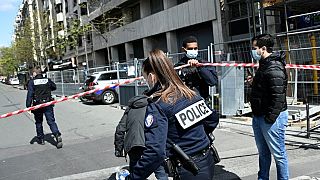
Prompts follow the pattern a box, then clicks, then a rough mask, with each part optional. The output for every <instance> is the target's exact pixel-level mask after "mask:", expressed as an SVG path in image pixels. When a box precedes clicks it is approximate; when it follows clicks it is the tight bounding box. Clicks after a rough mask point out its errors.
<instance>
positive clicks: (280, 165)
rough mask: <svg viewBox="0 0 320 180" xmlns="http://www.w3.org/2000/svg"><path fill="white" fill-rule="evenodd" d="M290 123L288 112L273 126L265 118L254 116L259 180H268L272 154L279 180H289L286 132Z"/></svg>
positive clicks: (253, 125)
mask: <svg viewBox="0 0 320 180" xmlns="http://www.w3.org/2000/svg"><path fill="white" fill-rule="evenodd" d="M287 123H288V111H283V112H281V113H280V115H279V116H278V118H277V119H276V121H275V122H274V123H273V124H270V123H267V122H266V121H265V120H264V116H254V117H253V121H252V127H253V132H254V137H255V140H256V145H257V148H258V152H259V172H258V180H268V179H269V171H270V165H271V154H272V155H273V157H274V159H275V162H276V167H277V179H278V180H287V179H289V168H288V158H287V153H286V145H285V130H286V126H287Z"/></svg>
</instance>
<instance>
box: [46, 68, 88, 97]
mask: <svg viewBox="0 0 320 180" xmlns="http://www.w3.org/2000/svg"><path fill="white" fill-rule="evenodd" d="M83 74H84V71H83V70H74V69H71V70H63V71H54V72H47V77H48V78H50V79H51V80H52V81H53V82H55V83H56V85H57V89H56V90H55V91H53V94H55V95H60V96H70V95H73V94H75V93H78V92H79V87H80V86H81V84H82V83H83V82H84V75H83Z"/></svg>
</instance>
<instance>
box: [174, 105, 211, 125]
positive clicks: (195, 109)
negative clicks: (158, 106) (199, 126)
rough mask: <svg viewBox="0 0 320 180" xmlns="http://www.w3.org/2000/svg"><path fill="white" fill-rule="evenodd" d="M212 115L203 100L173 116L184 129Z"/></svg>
mask: <svg viewBox="0 0 320 180" xmlns="http://www.w3.org/2000/svg"><path fill="white" fill-rule="evenodd" d="M210 114H212V111H211V109H209V108H208V106H207V104H206V103H205V102H204V100H201V101H198V102H196V103H194V104H191V105H190V106H188V107H186V108H184V109H183V110H181V111H179V112H178V113H176V114H175V116H176V118H177V120H178V122H179V124H180V125H181V127H182V128H183V129H186V128H188V127H190V126H192V125H194V124H196V123H197V122H199V121H201V120H202V119H204V118H206V117H208V116H209V115H210Z"/></svg>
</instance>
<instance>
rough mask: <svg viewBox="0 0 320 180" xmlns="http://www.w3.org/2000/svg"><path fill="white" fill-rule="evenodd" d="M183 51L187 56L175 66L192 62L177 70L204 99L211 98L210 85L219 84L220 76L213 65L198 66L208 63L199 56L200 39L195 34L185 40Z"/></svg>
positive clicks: (184, 80)
mask: <svg viewBox="0 0 320 180" xmlns="http://www.w3.org/2000/svg"><path fill="white" fill-rule="evenodd" d="M182 51H183V52H185V56H184V57H183V58H181V59H180V60H179V62H178V63H177V64H175V66H176V67H177V66H181V65H185V64H190V67H188V68H183V69H179V70H177V73H178V75H179V77H180V78H181V80H182V81H183V82H184V83H185V84H186V85H187V86H188V87H189V88H190V89H192V90H195V91H198V92H199V94H200V96H201V97H203V98H204V99H208V98H209V86H215V85H217V84H218V76H217V73H216V71H215V68H214V67H212V66H205V67H196V66H197V64H199V63H207V61H204V60H200V59H199V56H198V41H197V38H196V37H194V36H189V37H187V38H186V39H184V40H183V43H182Z"/></svg>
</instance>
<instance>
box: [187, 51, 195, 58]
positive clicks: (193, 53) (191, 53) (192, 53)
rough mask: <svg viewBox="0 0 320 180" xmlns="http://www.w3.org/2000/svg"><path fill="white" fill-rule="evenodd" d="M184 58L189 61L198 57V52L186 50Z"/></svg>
mask: <svg viewBox="0 0 320 180" xmlns="http://www.w3.org/2000/svg"><path fill="white" fill-rule="evenodd" d="M186 56H187V57H188V58H190V59H195V58H196V57H197V56H198V50H187V53H186Z"/></svg>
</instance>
